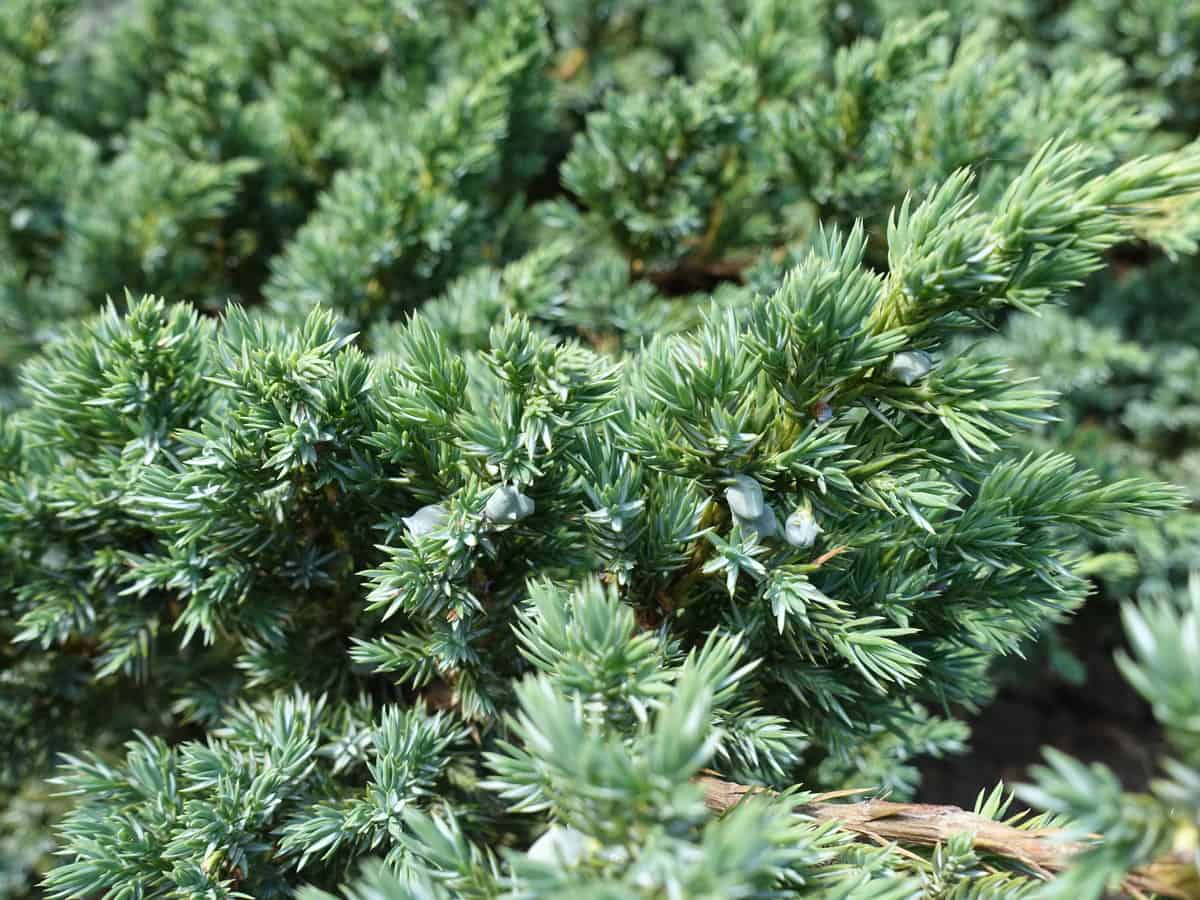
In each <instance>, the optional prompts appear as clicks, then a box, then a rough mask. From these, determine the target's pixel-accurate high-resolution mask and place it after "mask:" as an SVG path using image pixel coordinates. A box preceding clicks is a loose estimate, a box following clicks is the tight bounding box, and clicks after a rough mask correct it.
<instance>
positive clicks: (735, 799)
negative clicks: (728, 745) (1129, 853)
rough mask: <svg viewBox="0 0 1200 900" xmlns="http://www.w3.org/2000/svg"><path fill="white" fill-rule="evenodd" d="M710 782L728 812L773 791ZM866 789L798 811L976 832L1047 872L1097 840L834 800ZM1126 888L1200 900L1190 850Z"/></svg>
mask: <svg viewBox="0 0 1200 900" xmlns="http://www.w3.org/2000/svg"><path fill="white" fill-rule="evenodd" d="M696 780H697V782H698V783H699V784H700V785H701V786H702V787H703V788H704V800H705V803H706V805H707V806H708V807H709V809H712V810H714V811H716V812H725V811H726V810H728V809H730V808H731V807H733V806H735V805H737V804H738V803H739V802H740V801H741V800H742V799H743V798H744V797H746V796H747V795H749V794H755V793H770V792H769V791H766V790H765V789H763V788H756V787H749V786H747V785H744V784H737V783H734V782H731V781H725V780H723V779H721V778H716V777H713V776H709V775H702V776H700V777H699V778H697V779H696ZM857 793H862V792H861V791H837V792H835V793H833V794H824V795H821V796H820V797H818V798H817V799H816V800H814V801H813V802H810V803H806V804H804V805H803V806H801V807H799V809H798V810H797V812H799V813H801V814H802V815H805V816H810V817H811V818H813V819H817V820H819V821H825V822H828V821H835V822H838V823H839V824H840V825H841V826H842V827H843V828H845V829H846V830H847V831H851V832H853V833H854V834H857V835H860V836H862V837H863V838H866V839H868V840H871V841H875V842H879V841H880V840H883V841H886V842H891V841H896V842H900V843H906V844H917V845H923V846H933V845H936V844H940V843H943V842H945V841H946V840H948V839H949V838H950V837H951V836H953V835H957V834H963V833H964V832H965V833H970V834H972V835H973V836H974V844H975V847H976V848H977V849H978V850H981V851H983V852H984V853H989V854H992V855H993V856H1001V857H1005V858H1007V859H1011V860H1014V861H1015V862H1018V863H1021V864H1022V865H1024V866H1026V867H1027V868H1028V869H1030V870H1031V871H1033V872H1036V873H1038V874H1040V875H1041V876H1042V877H1046V878H1048V877H1050V876H1051V875H1053V874H1054V873H1055V872H1061V871H1063V870H1064V869H1066V868H1067V867H1068V866H1069V865H1070V864H1071V862H1072V861H1073V860H1074V858H1075V857H1076V856H1078V855H1079V854H1080V853H1082V852H1084V851H1086V850H1088V849H1089V848H1090V847H1093V846H1095V844H1094V843H1090V842H1083V841H1069V840H1066V839H1065V838H1064V834H1063V832H1062V831H1061V830H1059V829H1056V828H1040V829H1026V828H1017V827H1015V826H1013V825H1006V824H1004V823H1003V822H996V821H993V820H992V819H988V818H985V817H983V816H980V815H977V814H975V813H973V812H968V811H967V810H965V809H960V808H959V807H957V806H938V805H933V804H929V803H895V802H892V801H888V800H862V801H859V802H857V803H831V802H829V801H831V800H834V799H837V798H840V797H846V796H849V795H851V794H857ZM1124 889H1125V890H1126V891H1127V892H1129V893H1130V894H1132V895H1135V896H1136V895H1137V894H1139V893H1142V894H1145V893H1150V894H1159V895H1161V896H1163V897H1173V898H1176V900H1200V877H1198V875H1197V871H1196V867H1195V866H1194V865H1193V864H1192V862H1191V858H1190V857H1189V856H1188V855H1187V854H1185V853H1171V854H1169V855H1167V856H1165V857H1163V858H1162V859H1159V860H1156V861H1154V862H1153V863H1150V864H1149V865H1146V866H1142V867H1141V868H1139V869H1136V870H1134V871H1133V872H1131V873H1130V875H1129V877H1128V878H1127V879H1126V880H1125V884H1124Z"/></svg>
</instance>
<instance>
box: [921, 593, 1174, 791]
mask: <svg viewBox="0 0 1200 900" xmlns="http://www.w3.org/2000/svg"><path fill="white" fill-rule="evenodd" d="M1106 606H1107V604H1104V603H1103V601H1097V602H1096V603H1093V604H1091V605H1090V606H1089V607H1085V611H1084V612H1083V613H1081V614H1080V616H1078V617H1077V618H1076V619H1075V621H1074V622H1073V623H1072V624H1071V625H1070V626H1069V627H1067V628H1066V629H1065V630H1064V643H1065V645H1066V646H1067V647H1069V648H1070V649H1071V650H1072V652H1074V653H1075V654H1076V655H1077V656H1079V657H1080V659H1082V660H1083V662H1084V663H1085V665H1086V667H1087V681H1086V682H1085V683H1084V684H1083V685H1080V686H1074V685H1071V684H1069V683H1067V682H1066V681H1064V680H1063V679H1062V678H1061V677H1060V676H1059V675H1058V674H1057V673H1056V672H1055V671H1054V669H1053V667H1051V666H1050V664H1049V663H1048V662H1045V661H1038V662H1032V661H1031V662H1030V663H1029V664H1028V666H1025V667H1021V668H1020V669H1014V671H1013V672H1012V673H1010V674H1009V677H1007V678H1005V681H1004V684H1003V686H1002V687H1001V688H1000V690H999V693H998V695H997V697H996V700H995V702H993V703H992V704H991V705H990V706H989V707H988V708H986V709H984V710H983V711H982V712H980V713H979V714H978V715H976V716H974V717H971V718H970V719H969V721H970V724H971V730H972V740H971V749H970V751H969V752H968V753H967V754H966V755H964V756H959V757H954V758H950V759H942V760H930V761H928V762H927V763H926V764H925V765H924V766H922V774H923V780H922V784H921V789H920V791H919V793H918V797H917V799H919V800H921V801H923V802H926V803H952V804H955V805H958V806H964V807H966V808H968V809H970V808H971V806H972V804H973V803H974V802H975V797H976V795H977V794H978V793H979V790H980V789H981V788H985V787H986V788H990V787H992V786H994V785H995V784H996V782H998V781H1001V780H1003V781H1004V783H1005V784H1006V785H1012V784H1017V783H1019V782H1024V781H1029V780H1030V774H1029V769H1030V767H1031V766H1034V765H1037V764H1038V763H1039V762H1041V759H1042V754H1041V750H1042V747H1045V746H1050V747H1055V748H1057V749H1059V750H1062V751H1064V752H1066V753H1069V754H1071V755H1072V756H1075V757H1077V758H1079V759H1081V760H1083V761H1084V762H1089V763H1090V762H1101V763H1104V764H1106V765H1107V766H1109V767H1110V768H1111V769H1113V771H1115V772H1116V774H1117V777H1118V778H1119V779H1120V780H1121V783H1122V785H1123V786H1124V788H1125V789H1126V790H1129V791H1140V790H1144V789H1145V788H1146V786H1147V784H1148V783H1149V781H1150V779H1151V778H1152V777H1154V775H1155V765H1156V761H1157V760H1158V759H1159V758H1161V756H1162V755H1163V753H1164V752H1165V745H1164V741H1163V737H1162V733H1161V731H1160V729H1159V728H1158V725H1157V723H1156V722H1155V720H1154V718H1153V716H1152V715H1151V714H1150V709H1149V706H1148V705H1147V704H1146V702H1145V701H1144V700H1142V698H1141V697H1140V696H1138V695H1137V694H1136V693H1135V692H1134V691H1133V689H1132V688H1131V687H1129V685H1128V684H1127V683H1126V682H1125V680H1124V679H1123V678H1122V677H1121V674H1120V672H1119V671H1118V670H1117V667H1116V664H1115V663H1114V662H1113V653H1114V652H1115V651H1116V649H1117V648H1118V647H1119V646H1120V639H1121V628H1120V623H1119V622H1118V621H1117V619H1116V616H1115V613H1114V610H1112V608H1111V607H1109V608H1107V609H1106V608H1105V607H1106Z"/></svg>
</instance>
